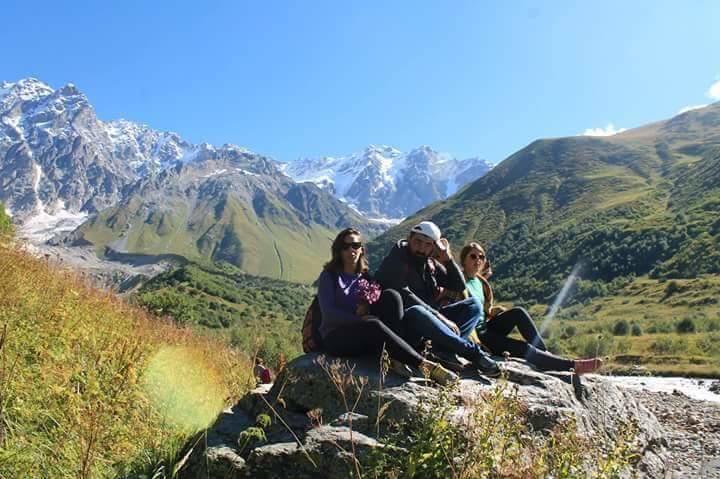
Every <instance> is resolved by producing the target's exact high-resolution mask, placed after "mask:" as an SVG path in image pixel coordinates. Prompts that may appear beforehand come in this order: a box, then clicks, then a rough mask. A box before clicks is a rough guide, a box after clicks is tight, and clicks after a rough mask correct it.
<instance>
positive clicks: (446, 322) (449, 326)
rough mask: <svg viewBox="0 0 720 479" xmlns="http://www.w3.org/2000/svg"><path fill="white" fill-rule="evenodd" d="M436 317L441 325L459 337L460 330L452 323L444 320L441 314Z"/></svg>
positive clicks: (446, 319)
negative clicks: (443, 324)
mask: <svg viewBox="0 0 720 479" xmlns="http://www.w3.org/2000/svg"><path fill="white" fill-rule="evenodd" d="M437 317H438V319H439V320H440V321H442V322H443V323H445V325H446V326H447V327H448V328H450V329H451V330H452V331H453V333H455V334H457V335H458V336H460V328H459V327H458V325H457V324H455V323H453V322H452V321H450V320H449V319H448V318H446V317H445V316H444V315H442V314H440V313H438V315H437Z"/></svg>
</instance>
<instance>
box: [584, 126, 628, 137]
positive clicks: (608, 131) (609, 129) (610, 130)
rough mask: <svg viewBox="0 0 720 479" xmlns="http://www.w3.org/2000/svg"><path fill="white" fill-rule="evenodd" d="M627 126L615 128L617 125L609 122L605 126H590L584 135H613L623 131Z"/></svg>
mask: <svg viewBox="0 0 720 479" xmlns="http://www.w3.org/2000/svg"><path fill="white" fill-rule="evenodd" d="M625 130H627V128H615V125H613V124H612V123H608V124H607V126H606V127H605V128H588V129H586V130H585V131H584V132H583V133H582V135H583V136H612V135H617V134H618V133H622V132H623V131H625Z"/></svg>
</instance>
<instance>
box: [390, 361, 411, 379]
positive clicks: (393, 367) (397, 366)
mask: <svg viewBox="0 0 720 479" xmlns="http://www.w3.org/2000/svg"><path fill="white" fill-rule="evenodd" d="M388 370H389V371H390V372H392V373H395V374H397V375H398V376H400V377H401V378H405V379H410V378H411V377H413V372H412V370H411V369H410V368H409V367H408V365H407V364H405V363H402V362H400V361H398V360H397V359H390V368H389V369H388Z"/></svg>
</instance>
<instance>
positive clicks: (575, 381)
mask: <svg viewBox="0 0 720 479" xmlns="http://www.w3.org/2000/svg"><path fill="white" fill-rule="evenodd" d="M499 362H500V363H501V368H502V369H503V373H504V374H503V378H501V379H498V380H487V379H486V378H482V377H478V376H473V375H472V374H470V373H468V375H467V377H463V378H462V379H461V381H460V382H459V384H458V385H457V387H454V388H452V389H449V390H448V392H447V393H445V394H449V401H450V403H451V404H452V414H451V418H454V419H455V420H457V421H459V422H462V421H463V419H464V416H466V415H467V414H468V412H469V411H471V410H472V408H471V407H468V406H470V405H472V404H474V403H475V402H476V401H477V400H478V398H482V397H483V394H485V393H488V392H492V391H495V390H496V389H495V388H497V387H498V386H501V388H500V391H501V392H502V393H503V394H513V395H517V397H518V399H520V400H521V402H522V403H524V404H525V405H526V406H527V419H528V423H529V424H528V425H529V428H530V429H531V430H534V431H536V432H539V433H542V432H544V431H548V430H550V429H552V428H553V427H554V426H556V425H557V424H559V423H560V422H565V421H566V420H568V419H570V420H572V421H573V423H574V424H575V425H576V427H577V429H578V433H580V434H582V435H584V436H586V437H592V438H593V440H597V441H598V442H597V443H598V444H600V443H602V441H603V440H605V439H609V440H613V439H615V438H616V437H617V435H618V434H619V432H620V431H621V430H622V428H623V427H624V425H625V424H626V422H627V420H628V419H632V420H633V422H634V423H635V425H636V429H637V435H636V439H635V441H636V443H637V444H638V445H639V448H640V451H641V457H640V459H639V461H638V463H637V473H638V475H639V476H640V477H651V478H652V477H663V454H664V444H665V439H664V437H663V429H662V428H661V426H660V424H659V423H658V421H657V419H656V418H655V416H654V415H653V414H652V413H650V412H649V411H648V410H647V409H645V408H644V407H643V406H642V405H640V404H639V403H638V401H637V400H636V399H635V398H634V397H633V396H632V395H631V394H630V393H629V392H628V391H626V390H624V389H622V388H619V387H617V386H616V385H615V384H613V383H612V382H610V381H609V380H606V379H604V378H603V377H602V376H599V375H585V376H581V377H578V376H576V375H574V374H571V373H545V372H539V371H536V370H535V369H533V368H532V367H531V366H529V365H528V364H526V363H525V362H523V361H520V360H506V361H502V360H500V359H499ZM438 394H439V389H438V388H437V387H436V386H434V385H432V384H430V383H428V382H427V381H425V380H424V379H422V378H412V379H410V380H407V379H404V378H401V377H398V376H395V375H393V374H388V375H384V374H382V373H381V368H380V366H379V362H378V360H377V359H373V358H359V359H354V360H345V359H344V360H339V359H337V358H331V357H327V356H325V355H319V354H307V355H303V356H300V357H298V358H296V359H295V360H293V361H292V362H290V363H289V364H288V365H287V367H286V368H285V369H284V370H283V371H282V372H281V373H280V375H279V376H278V378H277V379H276V381H275V383H274V384H273V385H272V387H270V388H268V387H265V388H264V389H260V390H255V391H253V392H251V393H250V394H248V395H246V396H245V397H244V398H243V399H242V400H241V401H240V402H239V403H238V404H237V405H236V406H235V407H234V408H232V409H230V410H228V411H225V412H224V413H223V414H222V415H221V416H220V417H219V418H218V420H217V422H216V423H215V424H214V425H213V426H212V427H211V428H209V430H208V436H207V437H208V447H207V449H206V450H204V451H199V450H198V451H193V452H192V453H191V454H189V455H188V457H189V460H188V464H187V465H186V467H183V468H182V469H181V471H180V477H181V478H191V477H192V478H194V477H218V478H219V477H233V476H228V475H227V473H225V475H221V474H213V473H211V470H218V471H227V470H231V471H233V474H236V477H253V478H262V477H268V478H270V477H283V478H286V479H289V478H296V477H297V478H305V477H308V478H309V477H313V478H318V477H350V476H352V475H353V469H354V467H355V466H354V463H353V459H352V458H353V457H362V456H363V455H364V454H366V453H367V452H368V451H371V450H373V449H376V448H384V447H390V446H387V445H384V444H382V442H380V441H379V440H378V438H377V437H376V436H377V431H378V430H381V431H385V430H386V428H388V427H389V426H390V425H392V424H404V423H405V422H406V421H407V419H408V418H411V417H417V416H418V413H419V412H422V411H423V410H425V409H427V407H428V406H429V405H430V404H432V400H433V399H434V398H436V397H437V395H438ZM258 414H267V415H269V416H271V417H272V418H273V421H272V425H271V426H269V427H267V428H266V429H265V433H266V441H265V443H263V444H255V445H254V447H252V448H244V449H243V448H241V447H240V446H239V445H238V438H239V436H240V433H241V432H242V431H244V430H246V429H247V428H248V427H251V426H252V425H253V424H254V422H255V419H254V418H255V417H256V416H257V415H258ZM353 448H354V455H353V453H352V450H353ZM240 459H242V461H241V460H240ZM205 463H207V464H212V467H213V468H214V469H212V468H210V467H205V468H204V469H203V467H202V464H205ZM199 465H200V466H199ZM223 468H225V469H223Z"/></svg>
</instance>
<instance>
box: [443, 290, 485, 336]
mask: <svg viewBox="0 0 720 479" xmlns="http://www.w3.org/2000/svg"><path fill="white" fill-rule="evenodd" d="M440 313H442V314H443V315H444V316H445V317H446V318H448V319H449V320H450V321H452V322H453V323H455V324H457V325H458V327H459V328H460V335H461V336H462V337H463V338H467V337H468V336H469V335H470V333H471V332H472V331H473V330H474V329H475V328H476V327H477V325H478V322H479V321H480V319H481V318H482V315H483V314H484V313H483V309H482V305H481V304H480V302H479V301H478V300H477V299H475V298H467V299H464V300H462V301H458V302H457V303H452V304H449V305H447V306H445V307H442V308H440Z"/></svg>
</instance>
